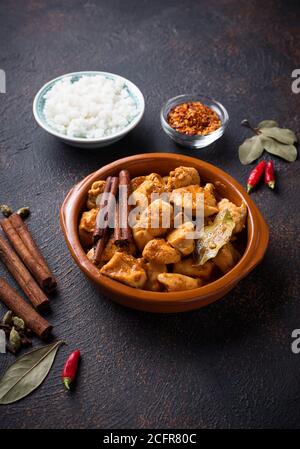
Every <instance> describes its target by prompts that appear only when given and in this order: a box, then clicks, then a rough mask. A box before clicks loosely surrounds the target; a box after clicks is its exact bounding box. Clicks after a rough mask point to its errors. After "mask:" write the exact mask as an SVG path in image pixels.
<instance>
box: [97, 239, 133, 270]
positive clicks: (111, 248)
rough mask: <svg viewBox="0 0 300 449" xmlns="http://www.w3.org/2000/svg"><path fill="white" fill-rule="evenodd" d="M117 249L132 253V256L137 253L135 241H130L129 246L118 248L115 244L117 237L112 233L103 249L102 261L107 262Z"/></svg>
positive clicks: (121, 251)
mask: <svg viewBox="0 0 300 449" xmlns="http://www.w3.org/2000/svg"><path fill="white" fill-rule="evenodd" d="M117 251H118V252H120V253H127V254H130V255H131V256H134V255H135V254H136V246H135V244H134V243H133V242H130V243H129V245H128V246H124V247H123V248H118V247H117V246H116V245H115V237H114V234H113V233H112V234H111V236H110V238H109V240H108V242H107V244H106V246H105V248H104V250H103V253H102V254H101V262H105V263H106V262H108V261H109V260H110V259H111V258H112V257H113V255H114V254H115V253H116V252H117Z"/></svg>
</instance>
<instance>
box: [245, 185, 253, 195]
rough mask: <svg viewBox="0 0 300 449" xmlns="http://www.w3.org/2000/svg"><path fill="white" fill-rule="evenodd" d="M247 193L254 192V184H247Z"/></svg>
mask: <svg viewBox="0 0 300 449" xmlns="http://www.w3.org/2000/svg"><path fill="white" fill-rule="evenodd" d="M246 190H247V193H248V194H249V193H251V192H252V186H250V185H249V184H247V189H246Z"/></svg>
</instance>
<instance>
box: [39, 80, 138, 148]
mask: <svg viewBox="0 0 300 449" xmlns="http://www.w3.org/2000/svg"><path fill="white" fill-rule="evenodd" d="M44 98H45V100H46V101H45V107H44V114H45V117H46V120H47V122H48V124H49V125H50V126H51V127H52V128H54V129H55V130H56V131H58V132H60V133H62V134H65V135H66V136H70V137H83V138H88V139H93V138H101V137H105V136H110V135H111V134H115V133H117V132H118V131H121V130H122V129H124V128H125V127H126V126H127V125H128V124H129V123H130V122H131V121H132V120H133V118H134V117H135V116H136V115H137V114H138V108H137V105H136V103H135V101H134V100H133V98H132V97H131V96H130V94H129V92H128V89H127V88H126V85H125V84H124V82H123V81H121V80H119V79H108V78H106V77H105V76H103V75H95V76H82V77H81V78H80V79H79V80H78V81H75V82H73V83H72V82H71V77H67V78H64V79H62V80H61V81H58V82H57V83H56V84H55V85H54V86H53V87H52V88H51V89H50V90H49V91H48V92H47V93H46V94H45V96H44Z"/></svg>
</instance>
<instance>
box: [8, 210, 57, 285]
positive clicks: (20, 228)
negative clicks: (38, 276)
mask: <svg viewBox="0 0 300 449" xmlns="http://www.w3.org/2000/svg"><path fill="white" fill-rule="evenodd" d="M9 221H10V222H11V224H12V226H13V227H14V228H15V230H16V232H17V233H18V234H19V237H20V238H21V240H22V241H23V243H24V245H25V246H27V248H28V250H29V251H30V253H31V254H32V256H33V257H34V259H35V260H36V262H37V263H38V264H39V265H40V266H41V267H42V268H43V270H44V275H45V277H46V278H47V281H46V282H43V284H44V288H45V289H46V290H47V291H49V292H50V291H53V290H54V289H55V288H56V286H57V282H56V279H55V277H54V275H53V273H52V272H51V270H50V268H49V266H48V264H47V262H46V260H45V258H44V256H43V255H42V253H41V251H40V249H39V248H38V246H37V244H36V243H35V241H34V240H33V238H32V236H31V233H30V231H29V229H28V227H27V225H26V223H24V221H23V220H22V218H21V217H20V215H18V214H12V215H11V216H10V217H9Z"/></svg>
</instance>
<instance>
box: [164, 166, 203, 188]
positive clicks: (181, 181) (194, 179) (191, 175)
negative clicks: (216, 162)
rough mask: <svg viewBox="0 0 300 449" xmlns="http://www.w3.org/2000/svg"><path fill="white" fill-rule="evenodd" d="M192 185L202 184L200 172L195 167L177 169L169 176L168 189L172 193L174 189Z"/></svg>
mask: <svg viewBox="0 0 300 449" xmlns="http://www.w3.org/2000/svg"><path fill="white" fill-rule="evenodd" d="M192 184H198V185H199V184H200V176H199V173H198V171H197V170H196V169H195V168H193V167H177V168H175V170H173V171H171V172H170V174H169V179H168V182H167V189H168V191H169V192H171V191H172V190H174V189H179V188H180V187H186V186H190V185H192Z"/></svg>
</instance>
